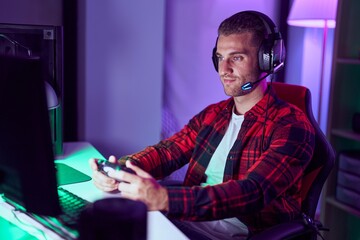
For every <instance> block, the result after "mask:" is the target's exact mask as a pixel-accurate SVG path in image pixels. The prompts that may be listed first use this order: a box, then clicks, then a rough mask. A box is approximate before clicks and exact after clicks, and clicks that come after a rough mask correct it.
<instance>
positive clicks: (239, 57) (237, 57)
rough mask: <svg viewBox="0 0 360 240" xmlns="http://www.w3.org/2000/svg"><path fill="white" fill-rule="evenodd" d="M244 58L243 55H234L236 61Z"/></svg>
mask: <svg viewBox="0 0 360 240" xmlns="http://www.w3.org/2000/svg"><path fill="white" fill-rule="evenodd" d="M242 59H243V57H242V56H234V57H233V61H234V62H237V61H241V60H242Z"/></svg>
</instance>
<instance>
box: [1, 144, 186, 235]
mask: <svg viewBox="0 0 360 240" xmlns="http://www.w3.org/2000/svg"><path fill="white" fill-rule="evenodd" d="M91 157H95V158H104V157H103V156H102V155H101V154H100V153H99V152H98V151H97V150H96V149H95V148H94V147H93V146H92V145H91V144H89V143H87V142H68V143H64V155H62V156H57V157H56V160H55V162H56V163H64V164H66V165H68V166H70V167H72V168H74V169H76V170H79V171H81V172H83V173H85V174H86V175H88V176H91V174H92V173H91V169H90V167H89V164H88V160H89V158H91ZM62 187H63V188H65V189H67V190H69V191H71V192H73V193H75V194H76V195H78V196H80V197H82V198H84V199H86V200H88V201H90V202H94V201H96V200H98V199H102V198H106V197H118V196H119V195H114V194H108V193H104V192H102V191H100V190H98V189H97V188H96V187H95V186H94V184H93V183H92V181H87V182H80V183H74V184H68V185H63V186H62ZM6 205H7V204H5V203H4V202H2V201H0V217H2V218H4V219H6V220H7V221H9V225H8V227H10V226H11V227H12V226H14V225H16V226H17V227H18V228H21V229H23V230H25V231H26V232H28V233H29V234H31V235H33V236H37V237H38V239H44V238H45V237H44V235H46V239H61V238H59V237H58V236H55V235H51V233H47V232H46V229H43V228H42V227H41V226H37V227H36V228H37V229H34V227H32V226H29V223H26V222H27V221H31V219H27V218H26V216H15V215H14V214H13V212H12V211H11V209H10V208H9V206H6ZM20 215H21V214H20ZM18 218H20V219H21V222H19V219H18ZM0 222H1V221H0ZM147 222H148V226H147V235H148V237H147V239H148V240H162V239H164V240H165V239H166V240H167V239H174V240H182V239H188V238H187V237H186V236H185V235H184V234H183V233H182V232H181V231H180V230H179V229H177V228H176V227H175V226H174V225H173V224H172V223H171V222H170V221H169V220H168V219H167V218H166V217H165V216H164V215H162V214H161V213H160V212H158V211H151V212H148V221H147ZM30 224H33V223H30ZM35 225H36V224H35ZM1 226H4V225H0V227H1ZM1 228H3V227H1ZM39 229H40V230H39ZM42 231H44V232H42ZM20 232H21V231H20ZM0 234H3V232H2V230H1V229H0ZM9 234H11V233H9ZM17 234H19V233H17ZM0 237H2V236H1V235H0ZM14 237H15V235H14ZM8 239H11V238H8ZM13 239H15V238H13ZM22 239H24V238H22ZM26 239H32V238H31V237H30V236H29V238H26Z"/></svg>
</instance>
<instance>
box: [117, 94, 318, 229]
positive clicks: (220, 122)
mask: <svg viewBox="0 0 360 240" xmlns="http://www.w3.org/2000/svg"><path fill="white" fill-rule="evenodd" d="M233 106H234V101H233V99H232V98H230V99H228V100H225V101H222V102H219V103H217V104H213V105H210V106H208V107H206V108H205V109H204V110H203V111H201V112H200V113H199V114H197V115H196V116H195V117H193V118H192V119H191V120H190V121H189V123H188V124H187V125H186V126H185V127H184V128H183V129H182V130H181V131H180V132H178V133H176V134H175V135H174V136H172V137H170V138H168V139H166V140H163V141H161V142H160V143H159V144H157V145H154V146H151V147H147V148H146V149H145V150H144V151H141V152H139V153H136V154H133V155H129V156H127V157H125V158H123V160H124V159H129V158H130V159H132V160H134V161H135V162H137V164H138V165H139V166H140V167H141V168H143V169H144V170H146V171H148V172H149V173H150V174H152V175H153V176H154V177H156V178H158V179H160V178H163V177H165V176H168V175H169V174H170V173H171V172H173V171H174V170H176V169H179V168H180V167H182V166H183V165H185V164H187V163H189V166H188V170H187V173H186V176H185V181H184V186H182V187H168V195H169V212H168V213H167V215H168V216H169V217H173V218H178V219H184V220H191V221H209V220H216V219H223V218H229V217H237V218H238V219H239V220H240V221H242V222H243V223H245V224H246V225H247V226H248V228H249V231H250V233H257V232H260V231H263V230H264V229H266V228H268V227H270V226H272V225H275V224H277V223H281V222H286V221H289V220H291V219H294V218H297V217H298V216H299V213H300V203H301V199H300V193H299V189H300V187H301V179H302V176H303V173H304V169H305V167H306V166H307V164H308V163H309V160H310V159H311V157H312V154H313V149H314V142H315V136H314V130H313V127H312V125H311V124H310V122H309V121H308V119H307V117H306V116H305V114H304V113H303V112H302V111H301V110H299V109H298V108H297V107H295V106H293V105H290V104H288V103H285V102H283V101H281V100H279V99H277V98H276V96H275V94H274V92H273V91H272V90H270V91H268V92H267V94H266V95H265V96H264V97H263V99H262V100H260V101H259V102H258V103H257V104H256V105H255V106H254V107H253V108H252V109H250V110H249V111H248V112H246V113H245V116H244V122H243V123H242V126H241V129H240V132H239V134H238V136H237V140H236V141H235V143H234V145H233V147H232V148H231V150H230V152H229V154H228V156H227V159H226V165H225V171H224V179H223V183H221V184H218V185H214V186H206V187H201V186H199V185H200V183H202V182H204V181H205V179H206V175H205V170H206V167H207V166H208V164H209V161H210V159H211V156H212V154H213V153H214V151H215V149H216V147H217V146H218V145H219V143H220V141H221V139H222V138H223V136H224V134H225V132H226V129H227V127H228V125H229V121H230V118H231V113H232V109H233ZM266 109H267V110H266Z"/></svg>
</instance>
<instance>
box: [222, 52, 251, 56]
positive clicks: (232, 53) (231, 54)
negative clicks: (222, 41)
mask: <svg viewBox="0 0 360 240" xmlns="http://www.w3.org/2000/svg"><path fill="white" fill-rule="evenodd" d="M247 52H248V51H235V52H231V53H229V54H227V55H229V56H234V55H238V54H243V55H246V54H247ZM216 55H217V56H222V55H221V54H220V53H218V52H216Z"/></svg>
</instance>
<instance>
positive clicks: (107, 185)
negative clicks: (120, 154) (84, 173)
mask: <svg viewBox="0 0 360 240" xmlns="http://www.w3.org/2000/svg"><path fill="white" fill-rule="evenodd" d="M109 161H111V162H113V163H115V162H116V158H115V157H114V156H111V157H110V158H109ZM89 164H90V167H91V169H92V170H93V175H92V178H93V182H94V185H95V186H96V187H97V188H98V189H100V190H102V191H104V192H113V191H117V190H118V185H119V182H118V181H116V180H115V179H113V178H110V177H108V176H106V175H105V174H103V173H101V172H99V169H98V166H97V164H96V159H94V158H91V159H90V160H89Z"/></svg>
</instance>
